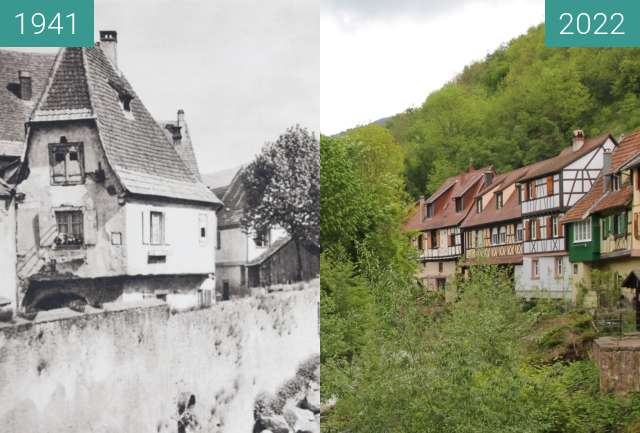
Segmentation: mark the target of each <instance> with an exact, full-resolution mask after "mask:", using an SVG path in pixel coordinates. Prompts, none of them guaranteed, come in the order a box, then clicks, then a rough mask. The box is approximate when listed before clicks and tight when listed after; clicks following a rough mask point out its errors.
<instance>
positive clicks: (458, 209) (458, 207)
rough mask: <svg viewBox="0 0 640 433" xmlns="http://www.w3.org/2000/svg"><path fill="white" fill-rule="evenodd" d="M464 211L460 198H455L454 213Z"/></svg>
mask: <svg viewBox="0 0 640 433" xmlns="http://www.w3.org/2000/svg"><path fill="white" fill-rule="evenodd" d="M462 209H464V206H463V201H462V197H456V212H462Z"/></svg>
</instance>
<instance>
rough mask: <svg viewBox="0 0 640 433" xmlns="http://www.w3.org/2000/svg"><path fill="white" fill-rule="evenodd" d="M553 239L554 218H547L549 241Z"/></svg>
mask: <svg viewBox="0 0 640 433" xmlns="http://www.w3.org/2000/svg"><path fill="white" fill-rule="evenodd" d="M551 238H553V218H552V217H547V239H551Z"/></svg>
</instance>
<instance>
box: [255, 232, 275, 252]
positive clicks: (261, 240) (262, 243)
mask: <svg viewBox="0 0 640 433" xmlns="http://www.w3.org/2000/svg"><path fill="white" fill-rule="evenodd" d="M253 241H254V242H255V243H256V246H257V247H259V248H264V247H268V246H269V245H270V241H271V240H270V236H269V230H267V229H264V230H260V231H259V232H257V233H256V235H255V237H254V238H253Z"/></svg>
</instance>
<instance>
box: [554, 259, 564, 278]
mask: <svg viewBox="0 0 640 433" xmlns="http://www.w3.org/2000/svg"><path fill="white" fill-rule="evenodd" d="M555 270H556V278H560V277H562V272H563V269H562V257H556V259H555Z"/></svg>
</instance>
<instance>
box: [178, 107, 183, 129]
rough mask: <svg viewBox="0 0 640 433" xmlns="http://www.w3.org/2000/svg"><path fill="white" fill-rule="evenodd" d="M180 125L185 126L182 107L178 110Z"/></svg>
mask: <svg viewBox="0 0 640 433" xmlns="http://www.w3.org/2000/svg"><path fill="white" fill-rule="evenodd" d="M178 126H180V127H183V126H184V110H183V109H182V108H181V109H179V110H178Z"/></svg>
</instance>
